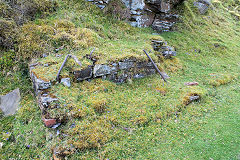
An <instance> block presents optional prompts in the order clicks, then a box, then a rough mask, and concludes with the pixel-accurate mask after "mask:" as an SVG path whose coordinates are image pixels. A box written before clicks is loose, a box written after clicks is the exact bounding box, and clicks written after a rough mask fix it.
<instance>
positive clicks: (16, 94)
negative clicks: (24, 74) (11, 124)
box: [0, 88, 21, 116]
mask: <svg viewBox="0 0 240 160" xmlns="http://www.w3.org/2000/svg"><path fill="white" fill-rule="evenodd" d="M20 99H21V96H20V91H19V88H17V89H15V90H13V91H12V92H10V93H8V94H6V95H5V96H0V109H1V110H2V112H3V114H4V115H5V116H9V115H14V114H15V113H16V112H17V110H18V108H19V102H20Z"/></svg>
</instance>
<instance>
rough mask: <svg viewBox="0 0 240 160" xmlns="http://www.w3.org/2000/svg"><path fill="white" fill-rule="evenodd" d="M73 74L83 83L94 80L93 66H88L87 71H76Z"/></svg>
mask: <svg viewBox="0 0 240 160" xmlns="http://www.w3.org/2000/svg"><path fill="white" fill-rule="evenodd" d="M73 74H74V76H75V80H77V81H83V80H86V79H89V78H92V75H93V69H92V66H88V67H87V68H86V69H83V70H80V71H74V72H73Z"/></svg>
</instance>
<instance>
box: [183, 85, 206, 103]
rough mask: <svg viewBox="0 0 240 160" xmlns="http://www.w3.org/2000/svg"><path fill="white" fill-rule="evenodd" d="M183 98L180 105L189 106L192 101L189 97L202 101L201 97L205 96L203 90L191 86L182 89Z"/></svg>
mask: <svg viewBox="0 0 240 160" xmlns="http://www.w3.org/2000/svg"><path fill="white" fill-rule="evenodd" d="M183 92H184V93H183V97H182V104H183V105H184V106H186V105H188V104H190V103H191V102H192V101H193V100H192V98H191V97H193V96H196V97H198V100H200V99H202V98H203V96H204V95H205V93H206V92H205V90H204V89H202V88H200V87H197V86H191V87H187V88H185V89H184V91H183Z"/></svg>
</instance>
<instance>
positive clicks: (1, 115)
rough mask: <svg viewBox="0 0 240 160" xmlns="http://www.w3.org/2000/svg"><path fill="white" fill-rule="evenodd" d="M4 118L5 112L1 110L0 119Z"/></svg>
mask: <svg viewBox="0 0 240 160" xmlns="http://www.w3.org/2000/svg"><path fill="white" fill-rule="evenodd" d="M1 118H3V111H2V110H1V108H0V119H1Z"/></svg>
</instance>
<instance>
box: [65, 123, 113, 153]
mask: <svg viewBox="0 0 240 160" xmlns="http://www.w3.org/2000/svg"><path fill="white" fill-rule="evenodd" d="M109 129H110V125H109V124H108V122H107V121H106V120H103V119H100V120H96V121H93V122H90V121H87V120H85V121H83V122H81V123H79V124H77V125H76V127H75V128H73V129H71V130H70V131H69V134H70V135H71V139H70V140H69V142H68V143H69V144H73V145H74V146H75V147H76V148H78V149H80V150H85V149H93V148H100V147H101V146H102V145H103V144H105V143H106V142H107V141H108V140H109V139H110V134H109V133H110V131H109Z"/></svg>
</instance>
